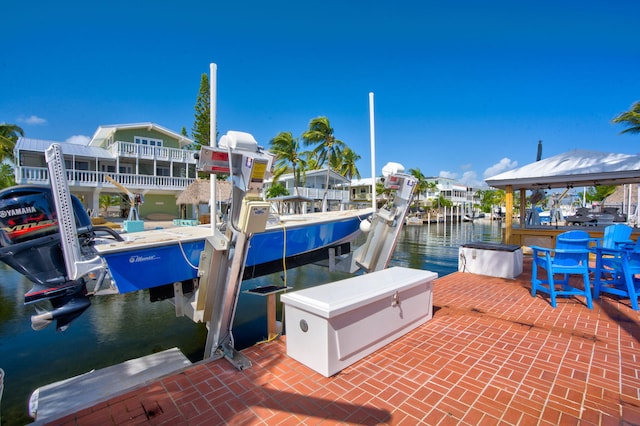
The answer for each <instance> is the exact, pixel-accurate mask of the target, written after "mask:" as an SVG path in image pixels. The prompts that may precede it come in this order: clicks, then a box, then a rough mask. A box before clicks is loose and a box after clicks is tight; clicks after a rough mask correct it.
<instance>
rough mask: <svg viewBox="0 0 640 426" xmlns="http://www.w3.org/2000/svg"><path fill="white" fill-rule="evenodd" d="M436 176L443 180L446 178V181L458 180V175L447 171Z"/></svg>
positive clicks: (442, 171)
mask: <svg viewBox="0 0 640 426" xmlns="http://www.w3.org/2000/svg"><path fill="white" fill-rule="evenodd" d="M438 176H440V177H443V178H448V179H457V178H458V174H457V173H454V172H450V171H447V170H441V171H440V174H439V175H438Z"/></svg>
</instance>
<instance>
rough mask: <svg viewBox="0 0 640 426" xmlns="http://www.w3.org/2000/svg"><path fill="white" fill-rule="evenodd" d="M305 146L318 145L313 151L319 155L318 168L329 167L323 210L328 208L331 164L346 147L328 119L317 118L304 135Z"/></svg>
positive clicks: (311, 122)
mask: <svg viewBox="0 0 640 426" xmlns="http://www.w3.org/2000/svg"><path fill="white" fill-rule="evenodd" d="M302 139H303V140H304V143H305V145H307V146H309V145H314V144H315V145H316V146H315V148H314V149H313V152H315V153H316V154H317V155H318V166H320V167H322V166H323V165H324V164H326V165H327V181H326V184H325V188H324V197H323V200H322V210H323V211H324V210H326V207H327V195H328V193H329V173H330V172H331V164H332V163H334V162H335V161H336V159H337V158H339V157H340V155H341V153H342V149H343V148H344V147H345V144H344V142H342V141H341V140H339V139H336V138H335V136H334V135H333V128H332V127H331V124H330V123H329V119H328V118H327V117H317V118H314V119H313V120H311V121H310V122H309V130H307V131H306V132H304V133H303V134H302Z"/></svg>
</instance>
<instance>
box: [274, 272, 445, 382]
mask: <svg viewBox="0 0 640 426" xmlns="http://www.w3.org/2000/svg"><path fill="white" fill-rule="evenodd" d="M436 277H437V274H436V273H435V272H430V271H422V270H418V269H410V268H402V267H392V268H388V269H384V270H382V271H378V272H372V273H370V274H366V275H359V276H357V277H353V278H347V279H345V280H342V281H337V282H333V283H329V284H324V285H321V286H317V287H312V288H308V289H305V290H300V291H295V292H291V293H286V294H283V295H282V296H281V300H282V302H283V303H284V304H285V331H286V336H287V355H289V356H290V357H292V358H294V359H295V360H297V361H300V362H301V363H303V364H304V365H306V366H307V367H309V368H312V369H313V370H315V371H317V372H318V373H320V374H322V375H324V376H325V377H329V376H332V375H333V374H336V373H338V372H339V371H340V370H342V369H343V368H345V367H347V366H349V365H351V364H353V363H354V362H356V361H358V360H360V359H362V358H364V357H365V356H367V355H369V354H370V353H372V352H374V351H376V350H377V349H379V348H381V347H382V346H384V345H386V344H387V343H390V342H392V341H393V340H395V339H397V338H398V337H401V336H402V335H404V334H406V333H407V332H409V331H411V330H413V329H414V328H416V327H418V326H419V325H421V324H424V323H425V322H427V321H428V320H429V319H431V317H432V315H433V302H432V284H433V280H434V279H435V278H436Z"/></svg>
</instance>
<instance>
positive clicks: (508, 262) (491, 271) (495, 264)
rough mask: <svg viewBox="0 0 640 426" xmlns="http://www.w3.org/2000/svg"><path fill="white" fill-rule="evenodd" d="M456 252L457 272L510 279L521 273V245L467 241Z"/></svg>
mask: <svg viewBox="0 0 640 426" xmlns="http://www.w3.org/2000/svg"><path fill="white" fill-rule="evenodd" d="M458 252H459V256H458V271H459V272H469V273H472V274H478V275H488V276H491V277H500V278H511V279H513V278H516V277H517V276H518V275H520V274H521V273H522V247H520V246H518V245H515V244H500V243H484V242H477V243H467V244H463V245H462V246H460V249H459V250H458Z"/></svg>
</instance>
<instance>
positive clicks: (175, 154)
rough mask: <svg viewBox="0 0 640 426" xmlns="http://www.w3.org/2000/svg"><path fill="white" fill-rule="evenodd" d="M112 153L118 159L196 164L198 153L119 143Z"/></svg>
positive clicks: (115, 144) (112, 147) (113, 146)
mask: <svg viewBox="0 0 640 426" xmlns="http://www.w3.org/2000/svg"><path fill="white" fill-rule="evenodd" d="M110 150H111V153H112V154H113V155H115V156H118V157H127V158H142V159H145V160H154V159H155V160H161V161H177V162H181V163H190V164H195V163H196V162H197V160H196V158H195V156H194V155H195V154H196V153H197V152H198V151H191V150H188V149H177V148H166V147H163V146H149V145H140V144H137V143H131V142H122V141H118V142H116V143H114V144H113V145H111V149H110Z"/></svg>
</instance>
